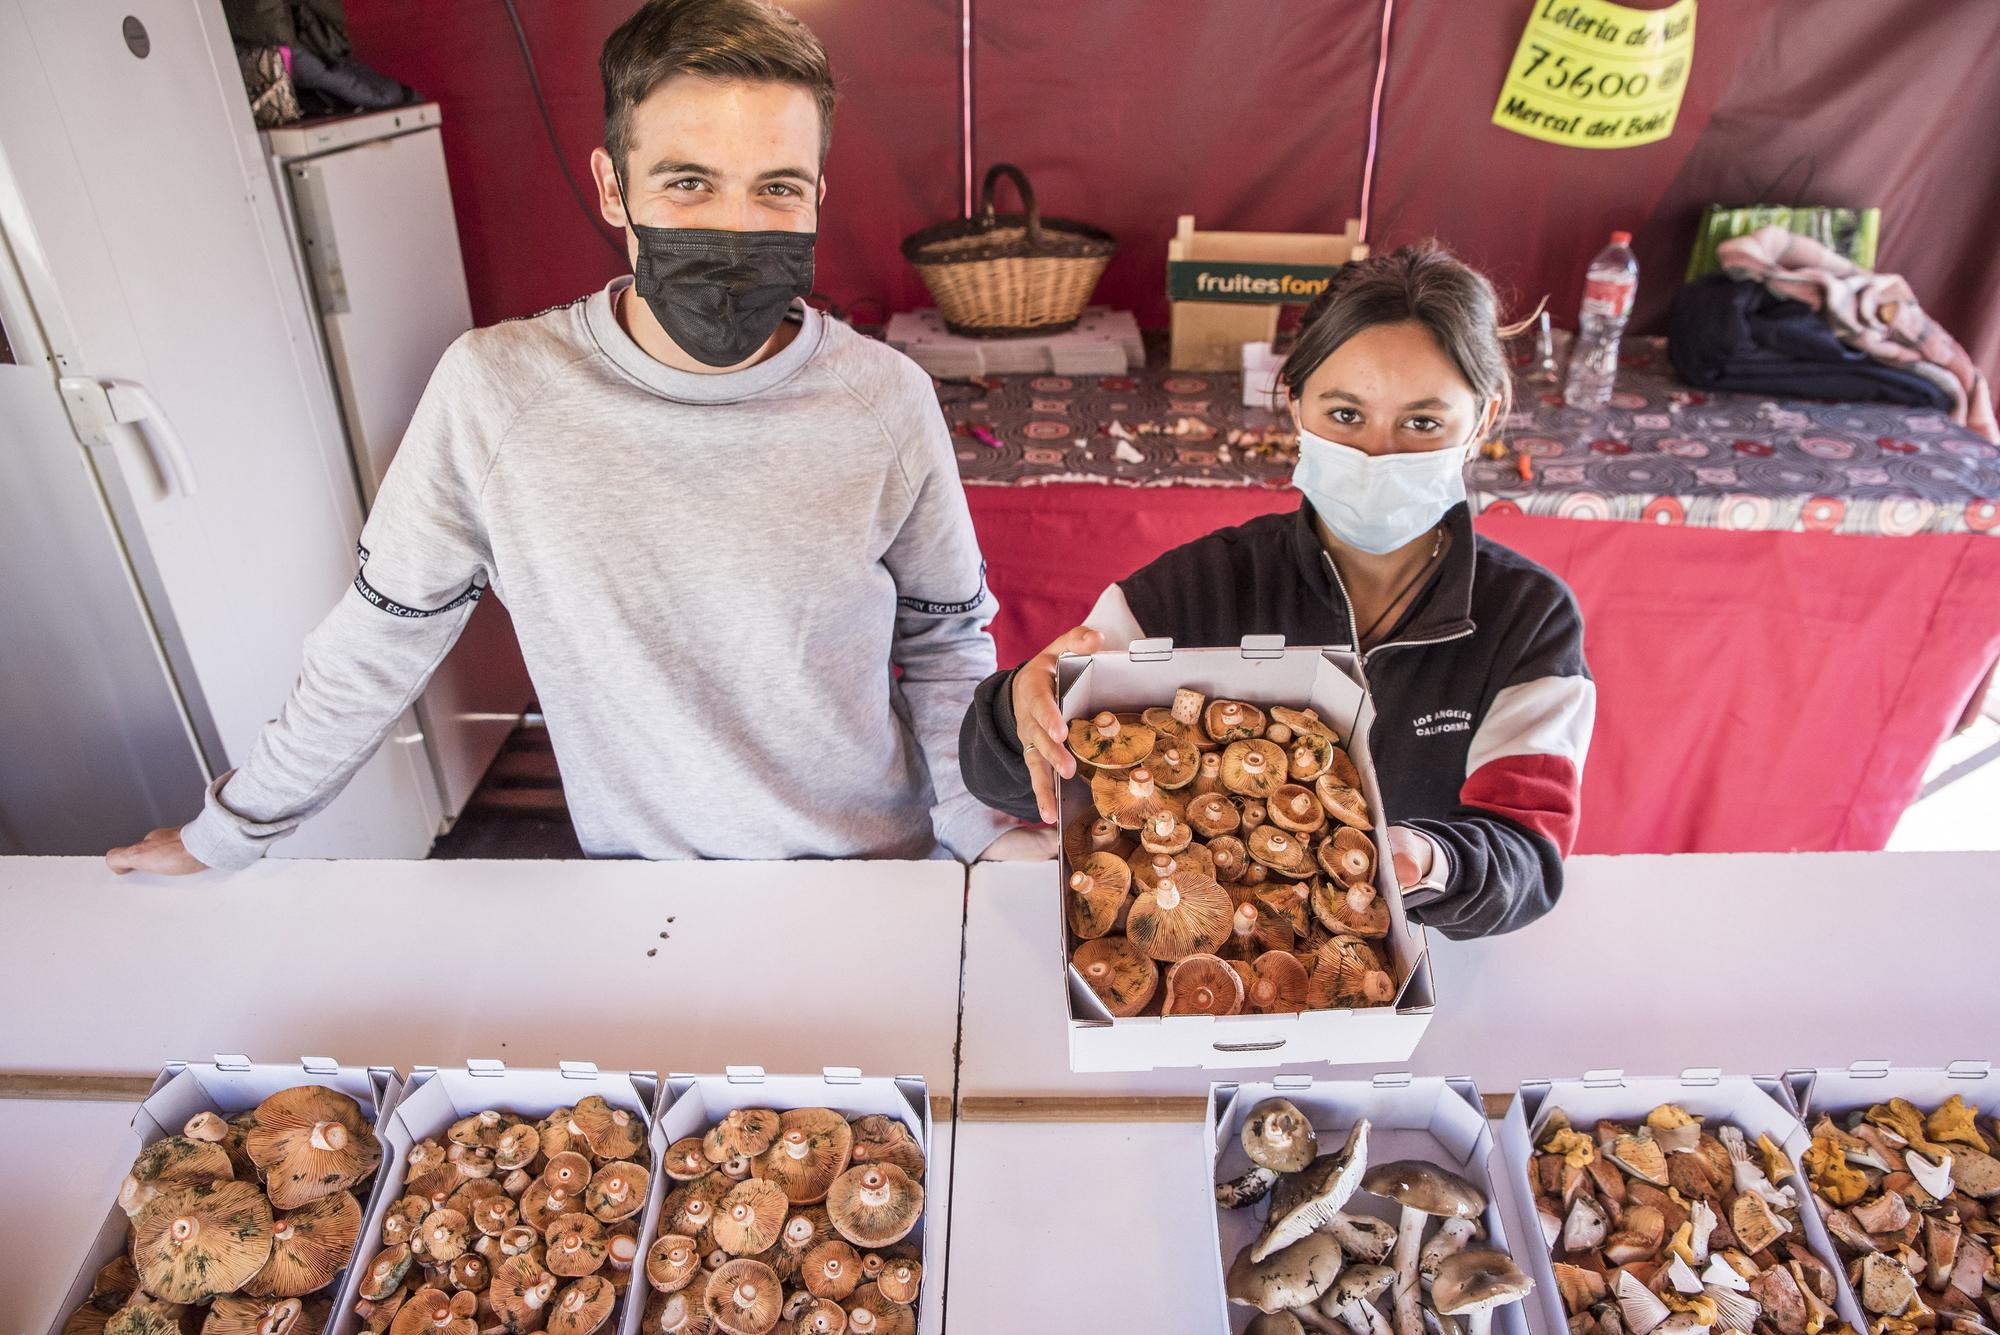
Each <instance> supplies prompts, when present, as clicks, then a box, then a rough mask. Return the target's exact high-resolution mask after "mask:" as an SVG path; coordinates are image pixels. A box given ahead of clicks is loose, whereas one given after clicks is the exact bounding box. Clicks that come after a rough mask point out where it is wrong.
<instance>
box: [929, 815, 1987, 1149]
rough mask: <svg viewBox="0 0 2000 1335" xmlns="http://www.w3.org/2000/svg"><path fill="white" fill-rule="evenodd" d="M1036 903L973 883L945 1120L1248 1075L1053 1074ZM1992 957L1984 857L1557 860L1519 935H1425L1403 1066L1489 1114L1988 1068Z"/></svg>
mask: <svg viewBox="0 0 2000 1335" xmlns="http://www.w3.org/2000/svg"><path fill="white" fill-rule="evenodd" d="M1056 885H1057V882H1056V876H1055V873H1054V872H1053V870H1051V868H1050V867H1049V866H1048V865H1047V864H1040V865H1034V866H1024V865H1018V864H1017V865H994V866H982V867H976V868H974V869H973V872H972V884H971V893H970V897H969V900H968V905H969V907H968V921H967V931H966V961H965V1038H964V1049H963V1059H962V1065H961V1069H960V1072H959V1096H960V1098H961V1099H962V1100H966V1101H967V1104H966V1107H965V1109H964V1112H963V1114H962V1115H963V1116H965V1117H966V1118H967V1119H976V1118H978V1117H979V1116H981V1115H982V1110H987V1109H993V1108H994V1100H996V1099H999V1100H1007V1099H1023V1098H1026V1099H1032V1100H1040V1099H1047V1098H1155V1097H1161V1096H1165V1097H1174V1098H1199V1097H1201V1096H1203V1095H1205V1094H1206V1093H1207V1090H1208V1082H1209V1081H1210V1080H1211V1079H1216V1080H1227V1079H1237V1078H1244V1079H1254V1078H1258V1077H1259V1075H1260V1074H1262V1073H1258V1072H1249V1071H1244V1072H1226V1071H1202V1070H1197V1069H1193V1068H1182V1069H1176V1070H1165V1071H1150V1072H1136V1073H1116V1074H1072V1073H1071V1072H1070V1070H1069V1057H1068V1048H1067V1041H1066V1037H1065V1035H1066V1032H1067V1029H1066V1027H1067V1024H1068V1020H1067V1010H1066V1001H1065V993H1064V990H1063V984H1062V976H1061V974H1060V972H1059V970H1060V966H1061V960H1060V958H1059V955H1058V947H1057V941H1056V933H1057V931H1058V930H1059V929H1058V927H1057V924H1056V914H1057V912H1058V906H1057V905H1058V901H1057V889H1056ZM1996 939H2000V853H1805V854H1727V855H1722V854H1709V855H1685V856H1678V857H1581V858H1574V859H1572V860H1571V861H1570V863H1569V867H1568V881H1567V885H1566V888H1565V889H1564V891H1563V897H1562V902H1561V904H1560V905H1559V906H1558V907H1557V909H1556V911H1555V912H1553V913H1551V914H1550V915H1549V916H1548V917H1546V918H1544V919H1542V920H1541V921H1540V922H1538V923H1535V924H1534V925H1533V926H1531V927H1528V928H1526V929H1524V930H1522V931H1520V932H1516V933H1514V934H1512V935H1509V936H1504V937H1496V938H1493V939H1491V940H1485V941H1469V942H1459V941H1448V940H1446V939H1445V938H1444V937H1443V936H1441V935H1439V934H1437V933H1435V932H1433V933H1431V934H1430V941H1431V949H1432V952H1433V967H1434V972H1435V974H1436V979H1437V992H1438V1005H1437V1015H1436V1018H1435V1019H1434V1020H1433V1021H1432V1023H1431V1026H1430V1030H1429V1031H1428V1032H1427V1033H1426V1034H1425V1035H1424V1039H1423V1041H1422V1043H1420V1044H1419V1045H1418V1047H1417V1050H1416V1052H1415V1054H1414V1055H1413V1056H1412V1057H1411V1058H1410V1060H1409V1062H1408V1063H1407V1064H1406V1065H1407V1068H1408V1069H1409V1070H1411V1071H1412V1072H1414V1073H1416V1074H1419V1075H1469V1076H1472V1077H1473V1078H1474V1079H1475V1080H1477V1081H1478V1082H1479V1087H1480V1089H1481V1091H1482V1092H1484V1093H1487V1094H1506V1093H1508V1092H1510V1091H1512V1090H1513V1089H1514V1088H1515V1087H1516V1086H1517V1085H1519V1084H1520V1083H1521V1082H1522V1081H1524V1080H1532V1079H1537V1078H1543V1077H1559V1076H1569V1075H1576V1074H1579V1073H1581V1072H1583V1071H1586V1070H1594V1069H1601V1068H1608V1067H1621V1068H1623V1069H1625V1070H1627V1071H1631V1072H1647V1073H1654V1074H1658V1073H1678V1072H1680V1071H1682V1070H1685V1069H1687V1068H1689V1067H1699V1066H1715V1067H1720V1068H1722V1069H1723V1070H1726V1071H1732V1072H1737V1073H1746V1074H1771V1073H1776V1072H1780V1071H1783V1070H1785V1069H1786V1068H1787V1067H1800V1066H1846V1065H1848V1064H1849V1063H1850V1062H1853V1061H1855V1060H1858V1059H1871V1058H1883V1059H1888V1060H1893V1061H1895V1062H1896V1063H1897V1064H1899V1065H1941V1064H1943V1063H1946V1062H1950V1061H1954V1060H1957V1059H1960V1058H1976V1059H1986V1060H1993V1061H2000V1028H1996V1025H1995V1021H1994V1017H1995V1015H1996V1013H2000V1002H1996V1001H1995V1000H1994V998H1995V996H1996V994H2000V993H1996V988H1995V985H1994V983H1993V982H1992V978H1993V967H1992V960H1993V945H1992V943H1993V942H1994V941H1995V940H1996ZM1982 990H1983V992H1982ZM1982 1001H1983V1004H1982ZM1282 1069H1285V1070H1299V1071H1306V1072H1310V1073H1312V1074H1315V1075H1318V1076H1320V1077H1321V1078H1329V1077H1334V1076H1351V1075H1357V1074H1363V1072H1360V1071H1357V1070H1354V1069H1352V1068H1336V1067H1330V1066H1326V1065H1297V1066H1287V1067H1284V1068H1282ZM1265 1073H1268V1068H1267V1071H1266V1072H1265ZM1002 1111H1004V1110H1002ZM1055 1111H1056V1114H1057V1115H1059V1114H1060V1110H1059V1109H1058V1110H1055ZM1193 1115H1195V1116H1199V1112H1198V1111H1196V1112H1195V1113H1194V1114H1193Z"/></svg>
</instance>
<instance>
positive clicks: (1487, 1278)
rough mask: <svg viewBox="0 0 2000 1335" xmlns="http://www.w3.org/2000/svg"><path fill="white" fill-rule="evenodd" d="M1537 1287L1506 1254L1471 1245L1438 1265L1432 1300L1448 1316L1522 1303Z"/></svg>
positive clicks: (1432, 1283)
mask: <svg viewBox="0 0 2000 1335" xmlns="http://www.w3.org/2000/svg"><path fill="white" fill-rule="evenodd" d="M1534 1287H1535V1282H1534V1281H1533V1280H1532V1279H1529V1278H1528V1277H1527V1275H1525V1274H1523V1273H1522V1272H1521V1268H1520V1267H1519V1266H1517V1265H1515V1264H1514V1258H1513V1257H1511V1256H1509V1255H1507V1253H1505V1252H1500V1251H1493V1250H1491V1249H1490V1248H1483V1247H1480V1248H1472V1249H1469V1250H1466V1251H1462V1252H1459V1253H1458V1254H1456V1255H1454V1256H1447V1257H1446V1258H1445V1259H1444V1261H1443V1262H1442V1263H1440V1264H1439V1266H1438V1268H1437V1277H1436V1278H1435V1279H1433V1280H1432V1281H1431V1301H1432V1302H1433V1303H1435V1304H1436V1305H1437V1310H1438V1311H1440V1312H1442V1313H1444V1314H1445V1315H1446V1316H1457V1315H1458V1314H1459V1313H1461V1312H1490V1311H1492V1310H1493V1309H1494V1308H1496V1307H1505V1306H1506V1305H1507V1304H1508V1303H1512V1302H1519V1301H1520V1300H1521V1299H1522V1298H1525V1297H1526V1296H1527V1295H1528V1294H1529V1293H1530V1292H1532V1291H1533V1290H1534Z"/></svg>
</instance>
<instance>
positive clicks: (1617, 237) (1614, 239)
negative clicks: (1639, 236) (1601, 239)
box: [1611, 232, 1632, 246]
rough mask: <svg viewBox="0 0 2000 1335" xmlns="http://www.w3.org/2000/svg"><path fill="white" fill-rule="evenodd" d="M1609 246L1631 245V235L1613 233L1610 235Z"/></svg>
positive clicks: (1627, 233) (1628, 233)
mask: <svg viewBox="0 0 2000 1335" xmlns="http://www.w3.org/2000/svg"><path fill="white" fill-rule="evenodd" d="M1611 244H1612V245H1614V246H1629V245H1631V244H1632V234H1631V233H1630V232H1613V233H1612V234H1611Z"/></svg>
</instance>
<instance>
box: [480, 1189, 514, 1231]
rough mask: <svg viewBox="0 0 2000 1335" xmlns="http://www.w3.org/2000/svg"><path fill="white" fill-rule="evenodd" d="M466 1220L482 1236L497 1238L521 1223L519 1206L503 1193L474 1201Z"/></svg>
mask: <svg viewBox="0 0 2000 1335" xmlns="http://www.w3.org/2000/svg"><path fill="white" fill-rule="evenodd" d="M466 1218H468V1219H470V1220H471V1221H472V1226H473V1227H474V1228H476V1229H478V1230H479V1232H480V1233H481V1234H482V1235H483V1236H485V1237H489V1238H497V1237H499V1236H500V1235H501V1234H502V1233H505V1232H506V1231H507V1230H508V1229H510V1228H512V1227H514V1225H516V1224H518V1223H520V1222H521V1204H520V1202H519V1201H516V1200H515V1199H514V1198H513V1197H512V1196H509V1195H508V1194H507V1193H506V1192H504V1191H503V1192H501V1193H500V1194H499V1195H498V1196H487V1197H485V1198H484V1199H482V1200H479V1201H475V1202H474V1203H473V1206H472V1208H471V1209H470V1210H468V1211H466Z"/></svg>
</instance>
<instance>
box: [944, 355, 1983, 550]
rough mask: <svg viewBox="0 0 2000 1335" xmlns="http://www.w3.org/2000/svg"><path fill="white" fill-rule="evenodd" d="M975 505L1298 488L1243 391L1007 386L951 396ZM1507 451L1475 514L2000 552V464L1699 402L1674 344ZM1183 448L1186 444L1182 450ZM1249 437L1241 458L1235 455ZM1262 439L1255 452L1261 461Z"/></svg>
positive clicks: (1900, 438) (1479, 475) (1555, 399)
mask: <svg viewBox="0 0 2000 1335" xmlns="http://www.w3.org/2000/svg"><path fill="white" fill-rule="evenodd" d="M938 395H939V398H940V400H941V401H942V402H943V404H944V410H945V415H946V417H947V418H948V419H949V420H950V421H951V423H952V427H953V431H954V435H955V438H956V443H957V453H958V463H959V473H960V476H961V477H962V478H963V479H964V481H965V482H966V484H967V485H968V486H1017V487H1019V486H1033V485H1039V484H1047V483H1061V482H1092V483H1104V484H1110V485H1116V486H1132V487H1159V486H1221V487H1282V486H1284V485H1285V484H1286V482H1287V481H1288V480H1289V479H1290V476H1291V471H1292V462H1293V457H1294V453H1293V446H1292V445H1291V444H1290V442H1289V440H1284V441H1282V443H1278V444H1270V443H1266V442H1265V439H1264V438H1265V437H1266V436H1267V435H1276V436H1283V435H1284V432H1283V430H1282V427H1283V426H1284V425H1285V424H1284V422H1283V419H1280V418H1278V417H1276V416H1274V415H1273V414H1272V413H1270V412H1267V411H1264V410H1262V409H1252V408H1244V407H1243V406H1242V405H1241V398H1242V391H1241V377H1240V376H1238V375H1236V374H1233V373H1201V374H1192V373H1188V372H1176V371H1169V370H1166V369H1164V368H1162V367H1157V366H1149V367H1148V368H1147V369H1146V370H1144V371H1142V372H1139V373H1137V374H1134V375H1128V376H1075V377H1069V376H1010V377H1003V378H1000V379H997V380H994V381H990V382H988V383H987V384H984V385H977V384H967V383H964V382H947V383H941V384H940V385H939V386H938ZM1515 400H1516V410H1515V412H1514V413H1513V414H1511V415H1510V416H1509V418H1508V419H1507V428H1506V433H1505V434H1506V440H1507V443H1508V444H1509V445H1511V446H1512V447H1513V449H1514V451H1515V452H1516V456H1519V455H1525V456H1527V457H1528V458H1529V459H1530V460H1531V461H1532V463H1531V464H1530V465H1529V467H1528V472H1529V477H1528V478H1527V479H1524V478H1523V477H1522V467H1521V463H1520V459H1519V457H1509V458H1507V459H1502V460H1491V459H1483V458H1482V459H1479V460H1476V461H1475V462H1474V464H1473V466H1472V468H1471V470H1470V472H1469V473H1468V476H1467V487H1468V490H1469V492H1470V495H1471V500H1472V508H1473V511H1474V512H1475V513H1479V512H1492V513H1509V512H1518V513H1523V514H1531V515H1556V516H1561V517H1564V518H1570V519H1626V520H1642V521H1645V522H1649V523H1658V524H1688V525H1693V526H1697V527H1703V528H1720V529H1739V530H1758V531H1775V532H1791V531H1805V532H1836V533H1865V534H1879V535H1889V536H1905V535H1908V534H1914V533H1967V532H1972V533H1996V532H2000V447H1996V446H1994V445H1992V444H1989V443H1988V442H1986V441H1984V440H1982V439H1980V438H1979V437H1978V436H1975V435H1973V434H1971V433H1970V432H1967V431H1965V430H1964V429H1962V428H1960V427H1957V426H1954V425H1953V424H1952V423H1951V421H1950V420H1949V419H1948V418H1946V417H1945V416H1943V415H1942V414H1940V413H1935V412H1928V411H1918V410H1914V409H1908V408H1902V407H1898V406H1894V405H1890V404H1870V403H1827V402H1822V401H1818V400H1774V399H1765V398H1759V397H1755V396H1750V395H1742V394H1713V393H1707V392H1704V391H1700V390H1695V389H1690V388H1689V387H1687V386H1686V385H1683V384H1681V383H1680V382H1679V381H1678V380H1676V379H1675V378H1674V376H1673V369H1672V367H1671V366H1670V365H1669V364H1668V362H1667V356H1666V347H1665V342H1664V340H1662V339H1657V338H1635V339H1628V340H1627V341H1626V346H1625V355H1624V357H1623V358H1622V360H1621V365H1620V371H1619V380H1618V392H1617V393H1616V394H1615V395H1614V396H1613V398H1612V402H1611V405H1610V406H1609V407H1608V408H1606V409H1604V410H1603V411H1599V412H1592V411H1587V410H1582V409H1576V408H1570V407H1566V406H1564V404H1563V402H1562V396H1561V394H1560V393H1559V392H1557V391H1556V390H1555V389H1554V388H1552V387H1550V386H1548V385H1542V384H1534V383H1529V382H1526V381H1517V383H1516V385H1515ZM1167 429H1173V430H1176V431H1177V432H1178V434H1167ZM1232 434H1234V435H1236V437H1237V440H1236V442H1235V443H1232V442H1231V436H1232ZM1246 438H1249V439H1248V441H1247V443H1246Z"/></svg>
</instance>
